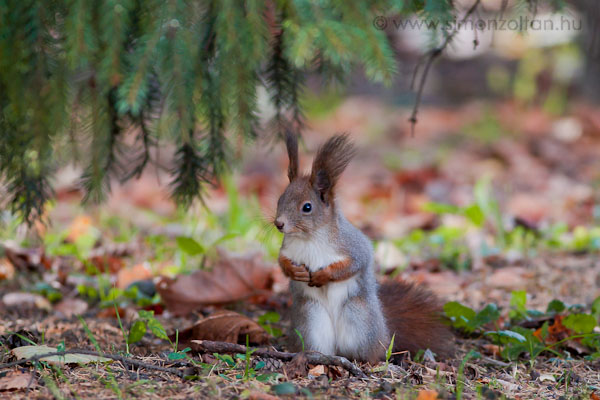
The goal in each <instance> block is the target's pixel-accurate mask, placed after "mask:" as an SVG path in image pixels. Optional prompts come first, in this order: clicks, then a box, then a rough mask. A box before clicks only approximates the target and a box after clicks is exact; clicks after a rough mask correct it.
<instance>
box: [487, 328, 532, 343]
mask: <svg viewBox="0 0 600 400" xmlns="http://www.w3.org/2000/svg"><path fill="white" fill-rule="evenodd" d="M485 334H486V335H487V336H493V337H494V338H496V340H497V341H499V342H501V343H510V342H519V343H525V342H526V341H527V338H526V337H525V336H523V335H521V334H520V333H517V332H514V331H509V330H503V331H493V332H486V333H485Z"/></svg>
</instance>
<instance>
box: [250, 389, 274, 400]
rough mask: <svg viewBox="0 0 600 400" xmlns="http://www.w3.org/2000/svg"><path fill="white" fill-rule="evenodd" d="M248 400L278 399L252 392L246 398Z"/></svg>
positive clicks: (270, 395)
mask: <svg viewBox="0 0 600 400" xmlns="http://www.w3.org/2000/svg"><path fill="white" fill-rule="evenodd" d="M248 399H249V400H278V399H279V397H277V396H273V395H272V394H269V393H265V392H259V391H258V390H253V391H251V392H250V395H249V396H248Z"/></svg>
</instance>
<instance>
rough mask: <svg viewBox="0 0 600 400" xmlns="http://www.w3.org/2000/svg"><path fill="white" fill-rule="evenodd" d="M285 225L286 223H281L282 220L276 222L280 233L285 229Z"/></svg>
mask: <svg viewBox="0 0 600 400" xmlns="http://www.w3.org/2000/svg"><path fill="white" fill-rule="evenodd" d="M284 225H285V223H283V222H281V221H280V220H278V219H276V220H275V226H276V227H277V229H279V230H280V231H281V230H282V229H283V226H284Z"/></svg>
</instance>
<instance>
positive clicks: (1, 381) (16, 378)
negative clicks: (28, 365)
mask: <svg viewBox="0 0 600 400" xmlns="http://www.w3.org/2000/svg"><path fill="white" fill-rule="evenodd" d="M28 386H35V380H34V379H33V375H31V373H29V372H21V371H10V372H8V373H7V374H6V375H5V376H3V377H2V378H0V392H5V391H8V390H19V389H25V388H27V387H28Z"/></svg>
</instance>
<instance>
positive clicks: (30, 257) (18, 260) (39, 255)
mask: <svg viewBox="0 0 600 400" xmlns="http://www.w3.org/2000/svg"><path fill="white" fill-rule="evenodd" d="M3 246H4V254H5V255H6V258H7V259H8V261H10V263H11V264H12V265H13V266H14V267H15V269H16V270H21V271H25V270H28V269H31V270H39V269H42V270H48V269H50V268H51V267H52V259H50V258H48V257H47V256H46V255H45V253H44V249H43V248H41V247H38V248H33V249H25V248H22V247H19V246H17V245H16V244H15V243H13V242H8V243H6V242H5V243H3Z"/></svg>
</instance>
